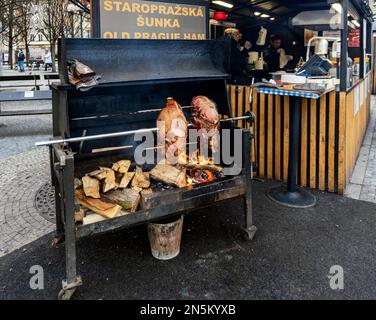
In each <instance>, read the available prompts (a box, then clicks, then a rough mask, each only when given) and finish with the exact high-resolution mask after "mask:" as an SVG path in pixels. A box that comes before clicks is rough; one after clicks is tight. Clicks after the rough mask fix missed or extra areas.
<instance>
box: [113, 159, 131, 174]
mask: <svg viewBox="0 0 376 320" xmlns="http://www.w3.org/2000/svg"><path fill="white" fill-rule="evenodd" d="M130 166H131V161H130V160H120V161H118V162H116V163H114V165H113V166H112V170H114V171H116V172H120V173H127V172H128V170H129V168H130Z"/></svg>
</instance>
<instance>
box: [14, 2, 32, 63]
mask: <svg viewBox="0 0 376 320" xmlns="http://www.w3.org/2000/svg"><path fill="white" fill-rule="evenodd" d="M16 4H17V6H16V12H15V17H16V19H15V26H16V29H17V30H18V32H19V36H20V40H21V41H23V43H24V45H25V53H26V62H27V63H29V58H30V49H29V43H30V42H31V41H32V40H33V38H32V37H33V35H32V32H31V31H32V28H33V25H32V16H33V6H34V1H32V0H29V1H24V0H17V2H16Z"/></svg>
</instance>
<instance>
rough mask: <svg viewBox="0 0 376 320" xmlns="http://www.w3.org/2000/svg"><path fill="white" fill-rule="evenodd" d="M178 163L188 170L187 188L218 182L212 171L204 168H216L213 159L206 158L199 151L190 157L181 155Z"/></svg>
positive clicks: (184, 154)
mask: <svg viewBox="0 0 376 320" xmlns="http://www.w3.org/2000/svg"><path fill="white" fill-rule="evenodd" d="M178 163H179V164H180V165H181V166H185V167H186V168H187V172H186V175H187V186H188V188H193V187H194V186H195V185H198V184H203V183H210V182H214V181H215V180H216V176H215V174H214V173H213V171H211V170H210V169H206V168H203V167H212V166H213V168H214V167H215V165H214V162H213V158H211V157H209V158H205V157H204V156H202V155H200V154H199V152H198V151H196V152H194V153H192V154H191V155H188V154H186V153H182V154H180V155H179V160H178Z"/></svg>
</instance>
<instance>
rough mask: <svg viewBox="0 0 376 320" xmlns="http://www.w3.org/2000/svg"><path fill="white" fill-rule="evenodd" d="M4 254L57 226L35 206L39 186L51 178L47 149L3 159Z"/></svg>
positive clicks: (0, 248)
mask: <svg viewBox="0 0 376 320" xmlns="http://www.w3.org/2000/svg"><path fill="white" fill-rule="evenodd" d="M0 168H1V171H0V257H1V256H4V255H6V254H8V253H10V252H12V251H14V250H16V249H19V248H21V247H22V246H24V245H26V244H28V243H30V242H32V241H34V240H37V239H39V238H40V237H42V236H44V235H46V234H47V233H50V232H51V231H53V230H54V225H53V224H52V223H50V222H48V221H47V220H45V219H44V218H43V217H41V216H40V215H39V213H38V211H37V210H36V209H35V207H34V197H35V193H36V192H37V191H38V189H39V188H40V187H41V186H42V185H44V184H45V183H46V182H47V181H49V179H50V172H49V157H48V149H47V148H38V149H33V150H30V151H27V152H24V153H21V154H18V155H15V156H11V157H7V158H5V159H0Z"/></svg>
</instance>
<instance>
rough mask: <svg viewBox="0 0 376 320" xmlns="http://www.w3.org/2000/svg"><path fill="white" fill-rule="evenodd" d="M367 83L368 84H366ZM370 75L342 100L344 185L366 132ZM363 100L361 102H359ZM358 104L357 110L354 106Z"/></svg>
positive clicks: (370, 83)
mask: <svg viewBox="0 0 376 320" xmlns="http://www.w3.org/2000/svg"><path fill="white" fill-rule="evenodd" d="M367 82H368V84H367ZM371 91H372V75H371V73H370V74H368V76H367V78H366V79H365V80H364V81H362V82H361V83H359V85H358V86H357V89H356V88H353V89H352V90H351V91H350V92H348V93H347V95H345V96H344V97H343V98H342V100H344V103H346V106H347V108H346V114H345V115H344V117H345V119H346V127H345V137H346V142H345V143H346V145H345V152H344V163H345V167H344V177H343V179H344V184H345V185H346V184H347V183H348V182H349V180H350V177H351V174H352V171H353V169H354V167H355V164H356V161H357V158H358V155H359V151H360V148H361V146H362V141H363V138H364V135H365V133H366V130H367V126H368V122H369V119H370V111H371V95H370V92H371ZM362 99H363V101H361V100H362ZM356 103H358V105H359V107H358V109H357V108H355V104H356Z"/></svg>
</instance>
